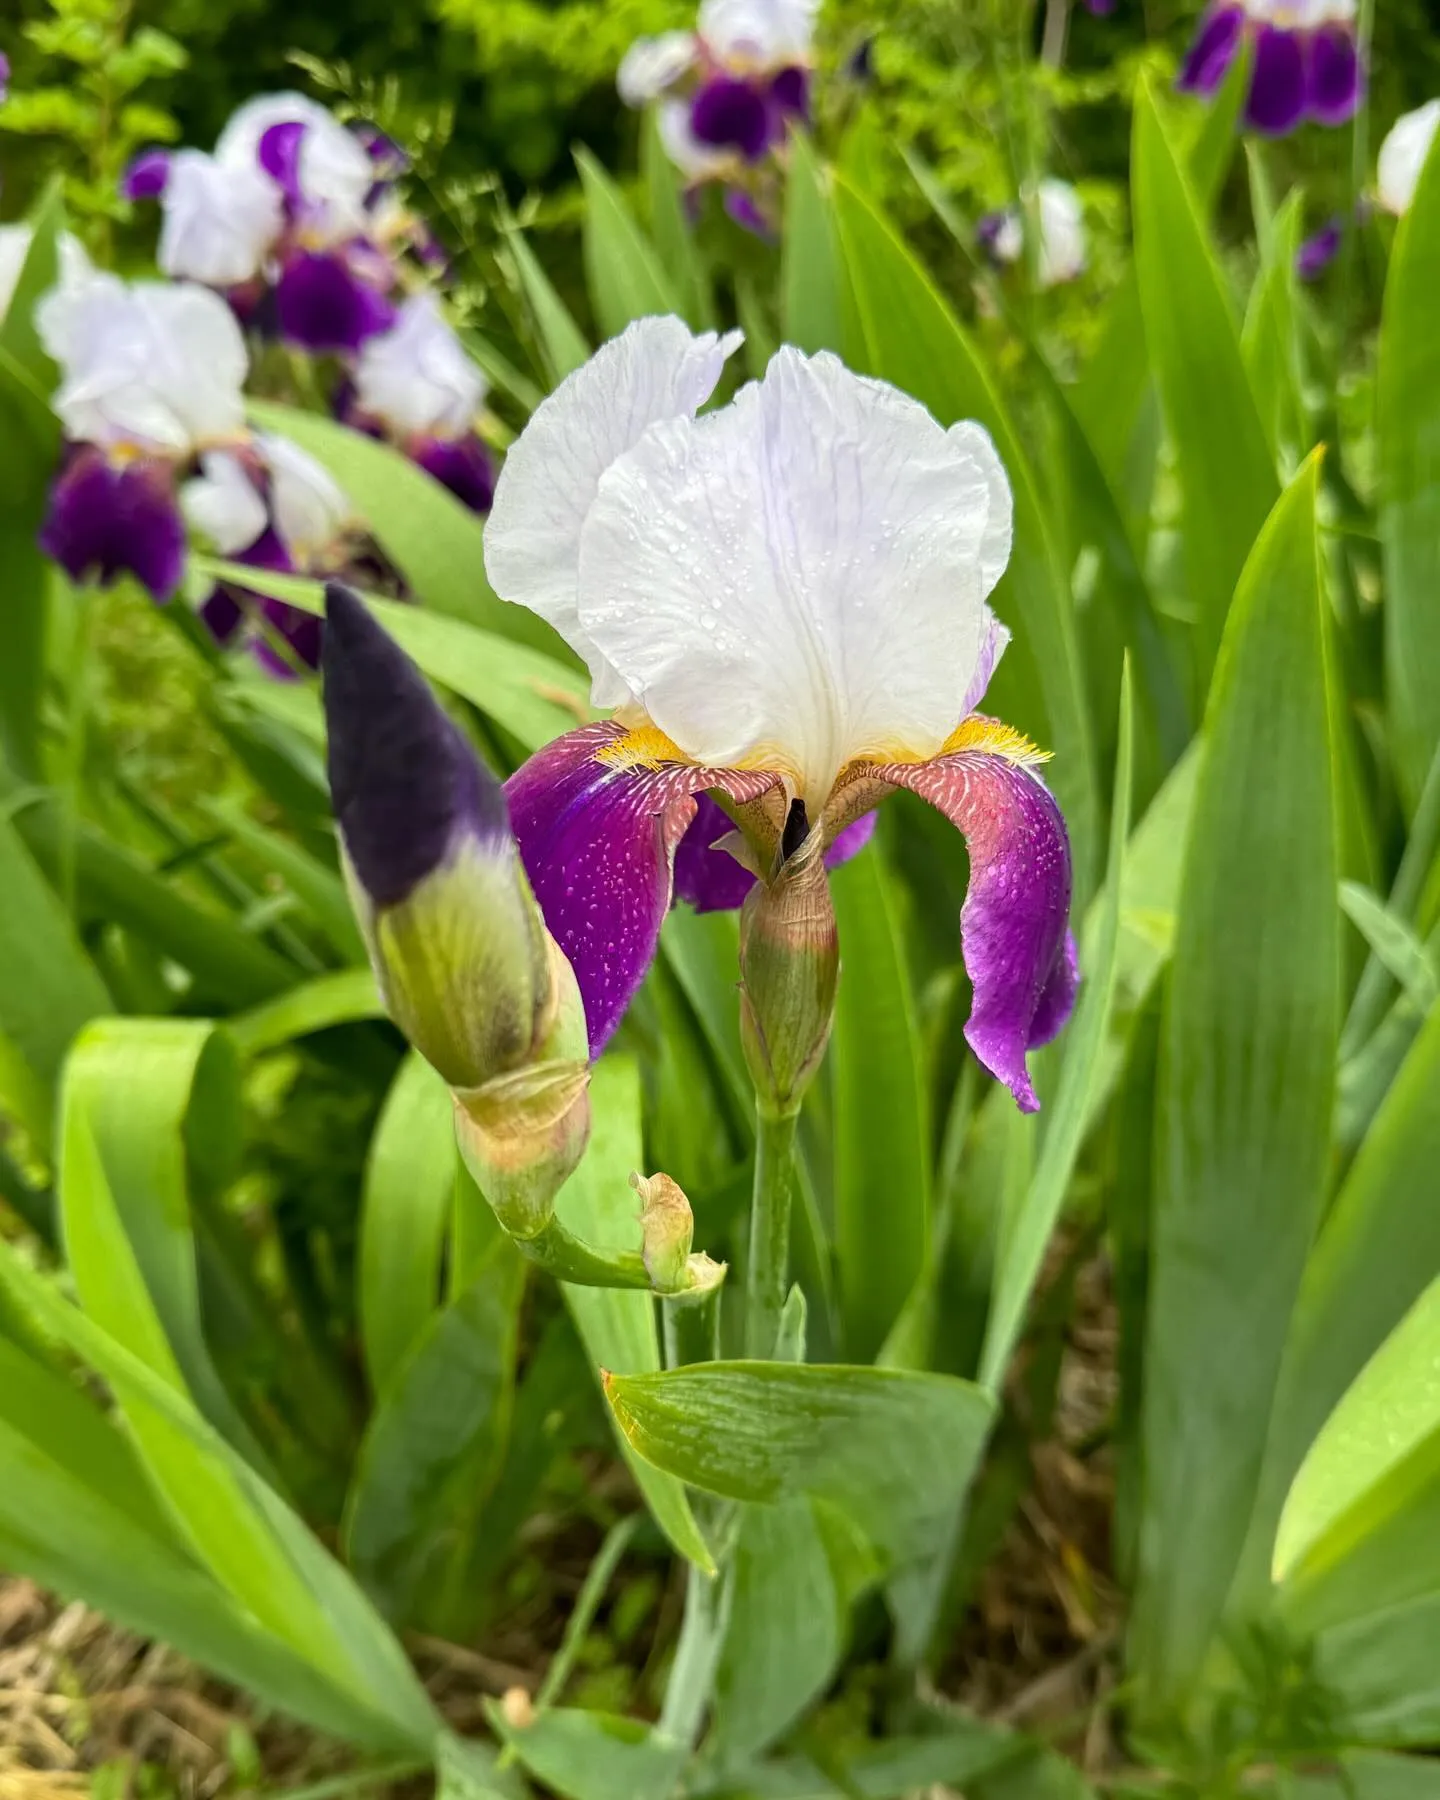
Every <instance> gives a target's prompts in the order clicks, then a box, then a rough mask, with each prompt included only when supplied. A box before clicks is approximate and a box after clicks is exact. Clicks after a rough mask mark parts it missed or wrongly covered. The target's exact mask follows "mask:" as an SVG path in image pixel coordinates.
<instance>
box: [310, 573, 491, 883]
mask: <svg viewBox="0 0 1440 1800" xmlns="http://www.w3.org/2000/svg"><path fill="white" fill-rule="evenodd" d="M325 623H326V630H325V644H324V650H323V653H322V656H321V663H320V667H321V673H322V675H323V678H324V684H325V719H326V724H327V726H328V729H329V738H330V743H329V767H330V793H331V797H332V800H333V802H334V806H335V818H336V820H337V822H338V824H339V826H340V833H341V836H342V838H343V839H344V843H345V851H346V854H347V855H348V856H349V858H350V864H351V867H352V868H353V869H354V871H355V875H356V877H357V878H358V880H359V882H360V885H361V886H362V887H363V888H364V890H365V892H366V894H367V895H368V896H369V898H370V901H371V903H372V904H373V905H374V906H375V907H376V908H377V909H379V908H383V907H388V906H398V905H399V904H400V902H401V901H402V900H405V899H406V898H407V897H408V896H409V895H410V894H412V893H413V892H414V891H415V889H416V887H418V886H419V884H420V883H421V882H422V881H423V880H424V879H425V877H426V876H427V875H430V874H432V873H433V872H434V871H435V870H436V869H438V868H439V867H440V866H441V865H442V864H443V863H444V862H445V860H446V858H447V857H448V856H449V854H450V853H451V851H452V849H453V848H454V846H455V844H456V843H457V841H459V840H460V839H462V838H464V837H466V836H470V837H482V838H489V839H491V840H494V839H507V838H508V837H509V835H510V816H509V810H508V808H507V806H506V803H505V794H504V791H503V789H502V788H501V786H500V783H499V782H498V781H497V780H496V779H495V777H494V776H493V775H492V774H491V773H490V771H489V770H488V769H487V768H486V767H485V765H484V764H483V763H482V762H481V761H480V759H479V757H478V756H477V755H476V754H475V752H474V750H473V749H472V748H471V747H470V743H469V740H468V739H467V738H466V737H465V734H464V733H463V732H462V731H461V730H460V728H459V726H458V725H456V724H455V722H454V721H453V720H452V719H450V718H449V717H447V715H446V714H445V712H444V710H443V709H442V707H441V706H440V703H439V701H437V700H436V698H435V696H434V695H433V694H432V693H431V691H430V687H429V684H428V683H427V682H426V680H425V677H424V676H423V675H422V674H421V673H420V671H419V669H417V668H416V667H415V664H414V663H413V662H411V660H410V658H409V657H408V656H407V655H406V654H405V652H404V651H403V650H402V649H401V648H400V646H399V645H398V644H397V643H396V642H395V640H394V639H393V638H392V637H391V636H390V635H389V634H388V633H387V632H386V631H385V630H384V629H383V627H382V626H380V625H379V624H378V623H377V622H376V620H375V618H374V617H373V615H372V614H371V613H370V610H369V609H368V607H367V606H366V605H365V603H364V601H363V600H361V599H360V597H359V596H358V595H357V594H355V593H353V592H352V591H351V590H350V589H349V588H347V587H344V586H342V585H341V583H339V582H338V581H332V582H328V583H327V584H326V588H325Z"/></svg>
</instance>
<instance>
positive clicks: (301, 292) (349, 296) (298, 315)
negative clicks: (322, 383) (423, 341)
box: [275, 250, 395, 355]
mask: <svg viewBox="0 0 1440 1800" xmlns="http://www.w3.org/2000/svg"><path fill="white" fill-rule="evenodd" d="M275 310H276V317H277V320H278V324H279V330H280V336H281V337H282V338H283V339H284V340H285V342H286V343H287V344H294V345H295V346H296V347H297V348H299V349H301V350H310V351H313V352H314V353H316V354H317V355H326V354H337V355H338V354H343V353H344V352H346V351H354V350H358V349H359V348H360V346H361V345H362V344H363V343H364V342H365V341H366V339H367V338H372V337H374V336H375V335H376V334H377V333H378V332H381V331H388V330H389V328H390V327H391V326H392V325H393V324H394V323H395V308H394V307H393V306H392V305H391V304H390V302H389V300H387V299H386V297H385V296H384V294H382V293H379V292H378V291H377V290H376V289H375V288H374V287H372V286H371V285H370V284H369V283H367V282H365V281H362V280H360V279H359V278H358V277H357V276H356V275H355V273H354V272H353V271H352V269H351V268H350V265H349V263H348V262H347V260H346V258H345V257H344V255H342V254H341V253H339V252H326V251H313V250H302V251H300V252H298V253H297V254H296V255H293V256H291V257H290V258H289V260H288V261H287V262H286V264H285V267H284V269H283V270H282V271H281V275H280V280H279V282H278V283H277V285H276V289H275Z"/></svg>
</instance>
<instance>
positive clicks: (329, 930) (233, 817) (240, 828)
mask: <svg viewBox="0 0 1440 1800" xmlns="http://www.w3.org/2000/svg"><path fill="white" fill-rule="evenodd" d="M200 804H201V809H202V810H203V811H204V812H205V813H207V814H208V815H209V816H210V817H211V818H212V819H214V820H215V822H216V824H217V825H219V826H221V827H222V829H223V830H225V831H227V832H228V833H229V834H230V836H231V837H232V838H234V840H235V842H236V843H237V844H239V845H240V847H241V848H242V849H243V850H245V851H248V852H249V854H250V855H251V856H253V857H254V859H255V860H256V861H257V862H258V863H260V864H262V865H263V866H264V867H265V868H266V869H267V870H268V871H270V873H271V874H274V875H278V876H279V878H280V880H281V881H282V882H283V883H284V884H285V886H286V887H288V888H289V889H290V891H291V893H293V894H294V895H295V897H296V899H297V900H298V901H299V902H300V903H301V905H302V906H303V907H304V910H305V915H306V917H307V918H308V919H309V921H310V922H311V923H312V924H313V925H314V927H315V929H316V930H317V931H318V932H319V933H320V935H321V937H322V938H324V940H325V942H326V943H327V944H328V945H329V946H330V948H331V949H332V950H333V951H334V952H335V954H336V955H337V956H338V957H341V958H342V959H343V960H344V961H345V962H349V963H363V962H364V960H365V945H364V943H363V941H362V940H361V937H360V928H359V926H358V925H356V923H355V914H354V911H353V909H352V908H351V905H350V897H349V895H348V894H347V893H346V892H345V883H344V882H343V881H342V880H341V878H340V876H339V875H338V874H336V872H335V871H334V870H333V869H327V868H326V867H325V865H324V863H322V862H321V861H320V860H319V859H318V858H317V857H314V856H311V854H310V853H309V851H308V850H305V849H302V848H301V847H300V846H299V845H298V844H296V843H294V842H293V841H292V840H291V839H290V838H288V837H283V836H282V835H281V834H280V833H279V832H278V831H271V830H270V829H269V827H268V826H265V825H258V824H257V823H256V822H255V820H253V819H252V818H250V817H249V815H248V814H247V813H245V812H244V810H243V809H242V808H241V807H240V806H238V805H233V804H225V803H222V802H218V801H210V800H205V799H204V798H202V799H201V803H200Z"/></svg>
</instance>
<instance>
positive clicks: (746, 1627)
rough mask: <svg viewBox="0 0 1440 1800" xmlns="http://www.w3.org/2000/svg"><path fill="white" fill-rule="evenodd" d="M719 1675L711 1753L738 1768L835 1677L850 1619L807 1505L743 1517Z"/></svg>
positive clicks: (787, 1503)
mask: <svg viewBox="0 0 1440 1800" xmlns="http://www.w3.org/2000/svg"><path fill="white" fill-rule="evenodd" d="M730 1583H731V1592H730V1617H729V1621H728V1624H727V1626H726V1632H725V1642H724V1645H723V1646H722V1648H721V1653H720V1661H719V1665H718V1667H717V1669H716V1672H715V1706H714V1718H713V1720H712V1722H711V1734H710V1737H709V1739H708V1740H707V1743H708V1749H709V1751H710V1753H711V1754H713V1755H715V1756H717V1757H719V1758H720V1759H721V1760H722V1761H726V1762H730V1763H736V1762H740V1761H742V1760H743V1759H745V1758H746V1757H749V1756H753V1755H755V1754H757V1753H758V1752H759V1751H761V1750H763V1749H765V1747H766V1746H767V1745H769V1744H772V1743H774V1741H775V1740H776V1739H777V1738H779V1737H781V1736H782V1735H783V1734H784V1733H785V1731H786V1730H788V1729H789V1727H790V1726H791V1725H792V1724H793V1723H794V1722H795V1720H796V1719H797V1718H799V1716H800V1715H801V1714H802V1713H803V1712H804V1711H805V1709H806V1708H807V1707H808V1706H809V1705H810V1704H811V1702H812V1701H813V1700H815V1699H816V1698H817V1696H818V1695H820V1694H821V1693H823V1692H824V1690H825V1688H826V1687H827V1686H828V1685H829V1683H830V1680H831V1678H832V1676H833V1675H834V1672H835V1668H836V1665H837V1664H838V1663H839V1660H840V1657H841V1655H842V1653H843V1651H844V1648H845V1627H846V1613H845V1608H844V1604H843V1596H842V1594H841V1593H840V1590H839V1588H838V1587H837V1585H836V1580H835V1571H834V1569H833V1568H832V1566H831V1561H830V1554H829V1549H828V1546H827V1543H826V1539H825V1534H824V1532H823V1531H822V1529H821V1525H820V1521H819V1519H818V1517H817V1514H816V1506H815V1503H814V1502H813V1501H811V1500H808V1499H795V1500H782V1501H781V1502H780V1503H779V1504H778V1505H776V1506H752V1507H747V1508H746V1509H745V1513H744V1515H743V1518H742V1520H741V1525H740V1530H739V1534H738V1536H737V1539H736V1543H735V1550H734V1560H733V1562H732V1564H731V1569H730Z"/></svg>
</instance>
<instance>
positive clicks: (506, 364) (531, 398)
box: [456, 325, 545, 416]
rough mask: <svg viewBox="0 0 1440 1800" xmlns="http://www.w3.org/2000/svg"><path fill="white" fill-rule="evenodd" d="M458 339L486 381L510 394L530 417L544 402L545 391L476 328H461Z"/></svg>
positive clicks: (457, 331) (464, 326) (463, 326)
mask: <svg viewBox="0 0 1440 1800" xmlns="http://www.w3.org/2000/svg"><path fill="white" fill-rule="evenodd" d="M456 336H457V337H458V338H459V339H460V342H461V343H462V344H463V345H464V346H465V348H466V349H467V350H468V351H469V352H470V355H471V357H472V358H473V359H474V360H475V361H476V362H477V363H479V365H480V367H481V369H482V370H483V371H484V374H485V379H486V380H487V381H488V382H489V383H490V385H491V387H492V388H495V389H498V390H499V392H500V393H502V394H508V395H509V396H510V398H511V399H512V400H513V401H514V402H515V404H516V405H517V406H518V407H519V408H520V409H521V411H522V412H524V413H525V414H526V415H527V416H528V415H529V414H530V413H532V412H534V410H535V408H536V407H537V406H538V405H539V404H540V402H541V401H542V400H543V399H544V398H545V390H544V388H542V387H541V386H540V385H539V384H538V383H537V382H534V381H532V380H531V379H530V377H529V376H528V375H526V374H525V373H524V372H523V371H522V370H520V369H517V368H516V367H515V364H514V363H513V362H511V360H510V358H509V357H508V356H506V355H504V354H503V353H502V352H501V351H500V350H498V349H497V348H496V347H495V345H494V344H492V343H491V341H490V339H489V338H488V337H486V336H484V335H483V333H481V332H478V331H476V330H475V329H474V327H473V326H469V325H462V326H460V327H458V328H457V330H456Z"/></svg>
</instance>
